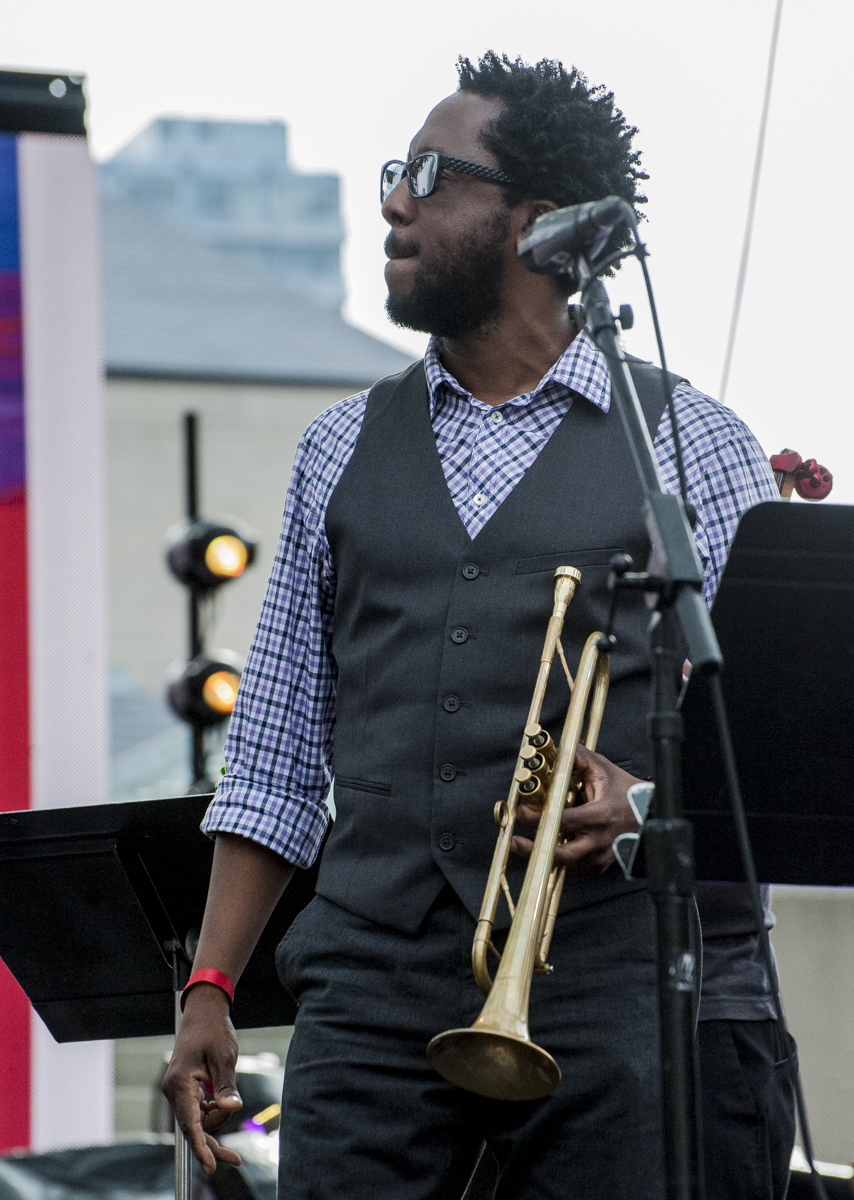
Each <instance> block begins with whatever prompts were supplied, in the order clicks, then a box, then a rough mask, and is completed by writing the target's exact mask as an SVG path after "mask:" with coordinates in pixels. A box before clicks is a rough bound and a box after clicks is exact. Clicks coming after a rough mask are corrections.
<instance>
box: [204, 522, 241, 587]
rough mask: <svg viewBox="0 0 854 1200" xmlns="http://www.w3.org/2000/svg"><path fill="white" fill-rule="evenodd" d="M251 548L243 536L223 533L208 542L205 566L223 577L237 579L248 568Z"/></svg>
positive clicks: (214, 573) (212, 572)
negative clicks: (249, 548)
mask: <svg viewBox="0 0 854 1200" xmlns="http://www.w3.org/2000/svg"><path fill="white" fill-rule="evenodd" d="M248 562H249V550H248V547H247V545H246V542H244V541H243V539H242V538H239V537H235V536H234V535H233V534H229V533H223V534H220V536H219V537H215V538H214V540H213V541H212V542H209V543H208V548H207V550H205V566H206V567H207V569H208V570H209V571H210V573H211V574H212V575H217V576H220V577H222V578H223V579H236V578H237V576H238V575H242V574H243V572H244V571H245V570H246V565H247V563H248Z"/></svg>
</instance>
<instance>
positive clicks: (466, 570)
mask: <svg viewBox="0 0 854 1200" xmlns="http://www.w3.org/2000/svg"><path fill="white" fill-rule="evenodd" d="M479 574H480V567H479V566H477V564H476V563H466V565H465V566H464V567H463V579H477V577H478V575H479Z"/></svg>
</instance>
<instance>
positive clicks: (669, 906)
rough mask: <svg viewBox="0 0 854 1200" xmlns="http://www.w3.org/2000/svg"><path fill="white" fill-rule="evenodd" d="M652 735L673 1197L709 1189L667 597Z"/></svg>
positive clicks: (689, 849) (657, 626)
mask: <svg viewBox="0 0 854 1200" xmlns="http://www.w3.org/2000/svg"><path fill="white" fill-rule="evenodd" d="M652 658H653V696H652V711H651V713H650V734H651V737H652V744H653V753H654V761H655V818H654V819H652V820H649V821H647V822H646V823H645V824H644V831H643V832H644V842H645V844H646V860H647V866H648V870H649V886H650V892H651V893H652V898H653V901H654V902H655V912H656V934H657V941H658V1004H659V1029H660V1035H661V1048H660V1053H661V1082H662V1104H663V1118H664V1159H665V1170H666V1179H667V1198H668V1200H702V1198H703V1197H704V1195H705V1178H704V1172H703V1149H702V1135H701V1126H700V1081H699V1063H698V1058H697V1046H696V1040H695V1038H694V1005H695V1001H696V997H697V989H698V988H699V983H700V981H699V979H698V977H697V976H698V971H697V963H698V947H697V946H696V944H695V930H694V922H693V915H694V843H693V826H692V825H691V822H690V821H686V820H685V819H684V816H683V808H682V740H683V732H682V714H681V713H680V712H679V711H678V707H677V703H678V680H679V676H680V674H681V670H680V668H681V658H680V656H679V654H678V647H677V640H676V618H675V614H674V611H673V608H672V606H671V604H670V602H669V600H668V599H667V598H663V600H662V603H661V605H660V607H659V610H658V613H657V614H656V617H655V618H654V624H653V631H652Z"/></svg>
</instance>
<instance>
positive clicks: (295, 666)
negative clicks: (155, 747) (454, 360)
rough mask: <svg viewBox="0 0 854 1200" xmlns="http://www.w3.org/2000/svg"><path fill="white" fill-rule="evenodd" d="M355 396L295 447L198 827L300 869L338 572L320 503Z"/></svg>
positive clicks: (325, 817) (316, 838) (320, 821)
mask: <svg viewBox="0 0 854 1200" xmlns="http://www.w3.org/2000/svg"><path fill="white" fill-rule="evenodd" d="M364 399H365V397H363V396H357V397H351V398H349V400H347V401H342V402H341V403H340V404H338V405H335V406H334V407H333V408H332V409H329V410H328V411H327V412H326V413H324V414H322V415H321V417H319V418H317V420H316V421H315V422H314V423H313V424H312V425H311V426H309V428H308V430H307V431H306V434H305V436H304V437H303V440H302V441H301V442H300V445H299V448H298V450H297V454H296V459H295V462H294V469H293V474H292V477H291V483H290V487H289V489H288V496H287V502H286V506H285V513H284V519H283V522H282V531H281V535H280V537H279V543H278V547H277V550H276V556H275V559H274V562H273V568H272V571H271V573H270V579H269V582H268V585H267V592H266V595H265V598H264V604H263V607H262V609H261V616H260V618H259V620H258V625H257V628H256V630H255V636H254V638H253V641H252V647H251V649H250V652H249V657H248V660H247V663H246V668H245V670H244V672H243V677H242V679H241V682H240V690H239V693H238V697H237V703H236V705H235V709H234V713H233V715H232V718H231V724H230V726H229V733H228V739H227V741H226V746H225V762H226V773H225V776H224V778H223V780H222V782H221V784H220V786H219V788H218V790H217V793H216V796H215V797H214V799H213V802H212V803H211V805H210V807H209V808H208V811H207V814H206V815H205V819H204V822H203V824H202V829H203V831H204V832H205V833H207V834H209V835H211V836H213V835H215V834H217V833H233V834H238V835H239V836H241V837H245V838H248V839H250V840H251V841H254V842H258V843H260V844H261V845H263V846H266V847H267V848H268V849H270V850H273V851H275V852H276V853H277V854H280V855H281V856H282V857H283V858H285V859H286V860H287V861H288V862H291V863H293V864H294V865H295V866H298V867H307V866H310V865H311V863H312V862H313V861H314V859H315V858H316V857H317V853H318V850H319V849H320V845H321V843H322V841H323V835H324V833H325V831H326V827H327V824H328V822H329V811H328V809H327V807H326V804H325V803H324V801H325V798H326V796H327V794H328V791H329V785H330V781H331V778H332V744H333V735H334V728H335V665H334V661H333V658H332V654H331V649H330V645H331V637H332V618H333V608H334V601H335V577H334V570H333V565H332V560H331V555H330V552H329V545H328V542H327V540H326V535H325V530H324V519H325V512H326V504H327V502H328V499H329V496H330V495H331V492H332V490H333V489H334V486H335V484H336V483H337V481H338V479H339V478H340V475H341V472H342V471H343V469H344V466H346V463H347V461H348V460H349V456H350V454H351V453H352V448H353V445H354V444H355V440H356V437H357V435H358V430H359V428H360V425H361V418H362V416H363V415H364Z"/></svg>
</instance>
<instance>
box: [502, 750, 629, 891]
mask: <svg viewBox="0 0 854 1200" xmlns="http://www.w3.org/2000/svg"><path fill="white" fill-rule="evenodd" d="M575 767H576V771H577V772H578V774H579V776H580V777H581V779H582V781H583V783H584V792H585V795H586V797H587V803H586V804H579V805H578V806H577V807H574V808H567V809H565V810H564V814H563V818H562V820H561V826H560V827H561V833H562V834H563V836H564V837H565V838H567V839H568V841H567V842H566V844H565V845H560V846H558V847H557V849H556V851H555V857H554V861H555V866H558V867H566V869H567V873H568V874H569V875H601V874H602V872H603V871H606V870H607V869H608V867H610V865H611V863H612V862H614V861H615V860H614V851H613V849H612V846H613V844H614V838H616V837H618V836H619V835H620V834H621V833H637V830H638V823H637V821H636V820H635V815H634V813H633V812H632V808H631V805H630V804H629V801H628V790H629V788H630V787H631V786H632V784H633V783H640V782H641V781H640V780H639V779H636V778H635V776H634V775H630V774H629V773H628V771H623V770H622V769H621V768H620V767H616V766H614V764H613V763H612V762H609V761H608V759H607V758H603V757H602V755H601V754H596V753H595V752H594V751H592V750H588V749H587V748H586V747H585V746H579V747H578V751H577V753H576V756H575ZM516 815H517V820H518V821H519V823H520V824H521V825H530V826H532V827H533V828H536V827H537V825H538V824H539V821H540V814H539V812H538V811H537V810H536V809H533V808H529V807H528V806H527V805H525V804H520V805H519V808H518V810H517V814H516ZM533 847H534V843H533V842H532V841H530V840H529V839H528V838H522V837H514V838H513V841H512V849H513V851H514V853H516V854H520V855H521V856H522V857H523V858H530V856H531V851H532V849H533Z"/></svg>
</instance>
